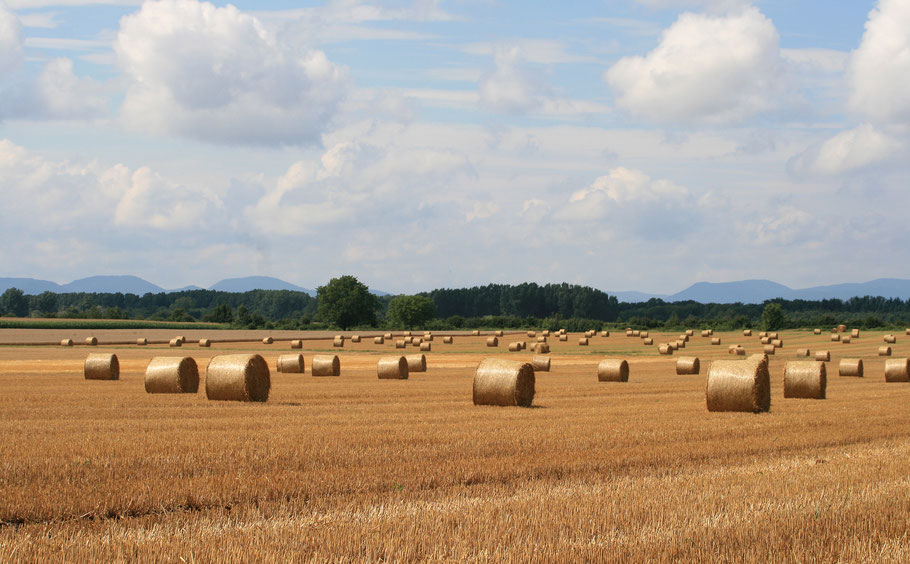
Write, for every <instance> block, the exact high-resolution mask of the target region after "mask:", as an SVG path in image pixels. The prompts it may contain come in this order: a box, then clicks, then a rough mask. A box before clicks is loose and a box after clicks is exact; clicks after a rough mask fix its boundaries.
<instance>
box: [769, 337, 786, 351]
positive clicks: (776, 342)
mask: <svg viewBox="0 0 910 564" xmlns="http://www.w3.org/2000/svg"><path fill="white" fill-rule="evenodd" d="M771 344H772V345H774V346H775V347H777V348H779V349H782V348H784V341H783V340H782V339H771Z"/></svg>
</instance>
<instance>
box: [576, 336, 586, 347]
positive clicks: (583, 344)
mask: <svg viewBox="0 0 910 564" xmlns="http://www.w3.org/2000/svg"><path fill="white" fill-rule="evenodd" d="M578 346H580V347H586V346H588V338H587V337H582V338H580V339H578Z"/></svg>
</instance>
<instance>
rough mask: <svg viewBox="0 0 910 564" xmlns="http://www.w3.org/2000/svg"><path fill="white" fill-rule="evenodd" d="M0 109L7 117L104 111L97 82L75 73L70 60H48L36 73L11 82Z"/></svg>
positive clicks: (84, 114)
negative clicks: (14, 82) (16, 81)
mask: <svg viewBox="0 0 910 564" xmlns="http://www.w3.org/2000/svg"><path fill="white" fill-rule="evenodd" d="M0 113H2V114H3V115H5V116H7V117H10V118H37V119H58V120H78V119H90V118H95V117H100V116H103V115H106V114H107V113H108V100H107V96H106V95H105V93H104V90H103V87H102V85H101V84H99V83H97V82H96V81H94V80H92V79H91V78H87V77H80V76H76V74H75V73H74V72H73V61H72V60H70V59H67V58H59V59H54V60H51V61H49V62H48V63H47V64H46V65H45V66H44V68H43V69H42V70H41V72H40V73H39V74H38V75H37V76H33V77H28V78H27V79H24V80H22V81H20V82H18V83H16V84H14V85H13V86H11V87H10V88H9V90H8V92H7V94H6V96H4V99H3V101H2V102H0Z"/></svg>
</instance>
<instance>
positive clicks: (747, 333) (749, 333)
mask: <svg viewBox="0 0 910 564" xmlns="http://www.w3.org/2000/svg"><path fill="white" fill-rule="evenodd" d="M751 336H752V329H743V337H751Z"/></svg>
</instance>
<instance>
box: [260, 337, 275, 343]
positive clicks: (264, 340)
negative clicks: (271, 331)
mask: <svg viewBox="0 0 910 564" xmlns="http://www.w3.org/2000/svg"><path fill="white" fill-rule="evenodd" d="M273 342H274V341H273V340H272V338H271V337H263V338H262V344H263V345H271V344H272V343H273Z"/></svg>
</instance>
